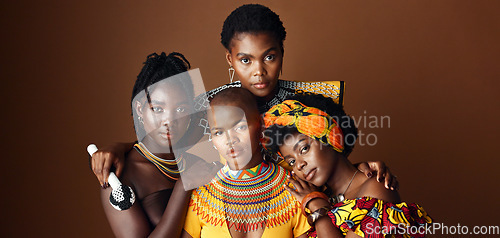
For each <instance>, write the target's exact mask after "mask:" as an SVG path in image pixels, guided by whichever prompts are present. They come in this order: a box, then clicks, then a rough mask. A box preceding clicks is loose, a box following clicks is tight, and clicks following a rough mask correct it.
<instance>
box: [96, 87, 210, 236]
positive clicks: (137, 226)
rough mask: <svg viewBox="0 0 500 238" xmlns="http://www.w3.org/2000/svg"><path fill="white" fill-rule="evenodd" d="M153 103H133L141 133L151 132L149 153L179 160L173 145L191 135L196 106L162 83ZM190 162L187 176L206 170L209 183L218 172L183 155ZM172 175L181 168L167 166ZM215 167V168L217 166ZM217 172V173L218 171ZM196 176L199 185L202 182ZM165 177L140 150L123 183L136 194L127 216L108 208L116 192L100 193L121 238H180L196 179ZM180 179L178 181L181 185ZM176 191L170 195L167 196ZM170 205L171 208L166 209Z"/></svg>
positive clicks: (128, 165)
mask: <svg viewBox="0 0 500 238" xmlns="http://www.w3.org/2000/svg"><path fill="white" fill-rule="evenodd" d="M150 99H151V102H148V101H146V98H145V97H143V98H140V99H138V100H135V101H134V104H133V106H134V110H136V113H137V115H139V116H140V117H141V118H142V120H140V124H139V125H140V127H141V128H139V129H140V130H144V131H145V132H146V136H145V137H144V139H143V140H142V143H143V144H144V145H145V147H146V148H147V149H148V150H149V151H150V152H151V153H153V154H154V155H155V156H157V157H160V158H162V159H167V160H174V159H175V156H174V154H173V153H171V151H172V148H171V147H172V145H175V144H176V143H177V142H178V141H179V138H181V137H182V136H183V135H184V133H185V132H186V130H187V125H188V123H189V121H188V120H176V119H178V118H184V117H185V116H186V115H188V113H189V112H190V109H191V107H192V105H190V104H189V103H187V102H188V100H187V96H186V93H184V92H183V90H182V89H181V87H180V85H177V84H173V83H168V82H159V83H157V84H156V86H155V89H154V90H152V91H151V92H150ZM182 158H183V159H184V161H185V165H186V166H185V168H186V171H185V174H188V173H189V172H190V170H191V169H193V168H199V167H200V166H202V167H204V168H205V169H204V170H203V171H210V176H207V177H209V178H212V177H213V173H214V171H211V170H209V169H208V170H207V169H206V168H211V166H207V164H206V163H205V162H204V161H203V160H202V159H201V158H198V157H196V156H194V155H191V154H188V153H183V157H182ZM167 167H168V168H169V169H171V170H177V169H178V168H177V165H175V164H174V165H168V166H167ZM212 167H213V166H212ZM215 171H217V169H215ZM195 172H196V175H197V176H196V179H197V180H198V179H199V177H203V175H202V174H200V172H198V171H195ZM171 176H172V178H169V177H167V176H166V175H164V174H163V173H162V172H161V171H160V170H159V169H158V168H157V167H156V166H155V165H154V164H153V163H151V162H150V161H148V160H147V159H146V158H145V157H143V156H142V155H141V154H140V153H139V152H138V151H137V150H132V151H130V152H129V153H128V154H127V158H126V160H125V168H124V170H123V176H122V178H121V180H122V183H123V184H125V185H128V186H130V187H131V188H132V189H133V190H134V192H135V194H136V200H137V201H136V202H135V203H134V205H133V206H132V207H131V208H129V209H127V210H125V211H118V210H115V209H114V208H113V207H112V206H111V205H110V204H109V196H110V193H111V190H112V189H111V188H105V189H103V190H101V201H102V205H103V208H104V212H105V213H106V216H107V218H108V221H109V223H110V225H111V228H112V230H113V232H114V234H115V235H116V236H117V237H146V236H149V237H165V235H169V236H174V237H178V236H180V234H181V231H182V225H183V224H184V218H185V216H184V214H185V213H186V209H187V207H188V204H189V198H190V195H191V190H186V189H185V185H186V187H189V188H191V187H197V186H193V185H192V184H191V183H192V182H194V181H191V180H190V178H192V177H195V176H183V177H184V178H185V179H184V181H183V180H182V179H181V178H179V175H171ZM175 178H178V179H179V180H178V181H177V182H176V180H175ZM169 189H173V191H172V193H171V194H170V195H169V193H168V192H166V191H165V190H169ZM167 204H168V205H167Z"/></svg>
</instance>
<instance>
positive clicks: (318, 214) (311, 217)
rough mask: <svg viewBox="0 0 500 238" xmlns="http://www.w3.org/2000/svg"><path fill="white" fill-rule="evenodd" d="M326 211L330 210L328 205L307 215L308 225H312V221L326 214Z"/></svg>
mask: <svg viewBox="0 0 500 238" xmlns="http://www.w3.org/2000/svg"><path fill="white" fill-rule="evenodd" d="M328 211H330V208H329V207H322V208H320V209H318V210H316V211H314V212H313V213H312V214H311V215H309V216H308V217H307V223H309V225H310V226H314V223H315V222H316V221H317V220H318V219H319V218H320V217H323V216H325V215H326V214H328Z"/></svg>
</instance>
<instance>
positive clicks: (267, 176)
mask: <svg viewBox="0 0 500 238" xmlns="http://www.w3.org/2000/svg"><path fill="white" fill-rule="evenodd" d="M287 175H288V172H287V171H286V170H285V169H284V168H282V167H281V166H276V165H275V164H273V163H268V162H262V163H261V164H259V165H258V166H256V167H254V168H251V169H247V170H239V171H231V170H230V169H229V167H228V166H227V165H226V166H225V167H223V168H222V169H221V170H220V171H219V172H218V173H217V175H216V177H215V178H214V179H213V180H212V181H211V182H210V183H209V184H207V185H204V186H202V187H199V188H198V189H196V190H195V191H193V194H192V195H191V201H190V202H189V208H188V212H187V215H186V222H185V225H184V230H186V231H187V232H188V233H189V234H190V235H191V236H192V237H195V238H196V237H231V235H230V233H229V229H230V228H234V229H235V230H237V231H239V232H251V231H255V230H257V229H261V228H264V233H263V234H262V237H264V238H265V237H272V238H280V237H297V236H300V235H302V234H304V233H306V232H307V231H308V230H309V229H310V226H309V225H308V224H307V219H306V217H305V216H304V215H302V212H301V210H300V204H299V202H298V201H297V200H296V199H295V198H294V197H293V196H292V195H291V194H290V193H289V192H288V191H286V190H285V189H284V187H283V185H284V184H285V182H286V176H287Z"/></svg>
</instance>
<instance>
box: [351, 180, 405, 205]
mask: <svg viewBox="0 0 500 238" xmlns="http://www.w3.org/2000/svg"><path fill="white" fill-rule="evenodd" d="M357 197H372V198H377V199H380V200H384V201H386V202H392V203H399V202H401V199H400V197H399V193H398V192H397V191H396V190H390V189H387V188H385V186H384V183H380V182H378V181H377V179H376V178H375V177H372V178H369V179H367V180H366V181H365V182H364V183H363V184H362V185H361V186H360V189H359V191H358V194H357Z"/></svg>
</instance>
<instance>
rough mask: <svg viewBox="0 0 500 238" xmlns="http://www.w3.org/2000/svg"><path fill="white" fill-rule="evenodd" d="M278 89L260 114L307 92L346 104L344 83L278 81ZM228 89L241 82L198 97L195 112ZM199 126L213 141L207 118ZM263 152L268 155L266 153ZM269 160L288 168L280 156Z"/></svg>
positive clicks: (262, 105)
mask: <svg viewBox="0 0 500 238" xmlns="http://www.w3.org/2000/svg"><path fill="white" fill-rule="evenodd" d="M276 87H278V92H277V93H276V94H275V95H274V97H273V98H272V99H271V100H270V101H268V102H266V103H263V104H259V105H258V107H259V112H260V113H265V112H267V111H268V110H269V109H271V107H273V106H274V105H277V104H279V103H281V102H283V101H284V100H285V99H287V98H288V97H291V96H293V95H295V94H298V93H306V92H308V93H314V94H321V95H323V96H325V97H329V98H331V99H332V100H333V101H334V102H336V103H338V104H340V105H343V104H344V87H345V85H344V81H319V82H299V81H286V80H278V84H277V85H276ZM228 88H241V82H240V81H235V82H232V83H228V84H225V85H222V86H220V87H217V88H215V89H212V90H210V91H208V92H206V93H203V94H201V95H199V96H197V97H196V98H195V99H194V101H195V110H196V111H202V110H203V109H204V108H208V105H209V103H210V102H209V100H210V99H212V98H213V97H214V96H215V95H216V94H217V93H219V92H221V91H223V90H225V89H228ZM198 125H199V126H200V127H201V128H202V130H203V134H204V135H205V136H207V137H208V140H211V138H212V135H211V133H210V126H209V124H208V120H207V119H206V118H201V119H200V121H199V123H198ZM263 152H264V153H267V152H266V151H263ZM268 158H269V160H271V161H272V162H273V163H276V164H280V165H283V166H284V167H288V164H287V163H285V162H283V159H282V158H281V157H279V156H276V155H271V154H269V156H268ZM288 168H289V167H288Z"/></svg>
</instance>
